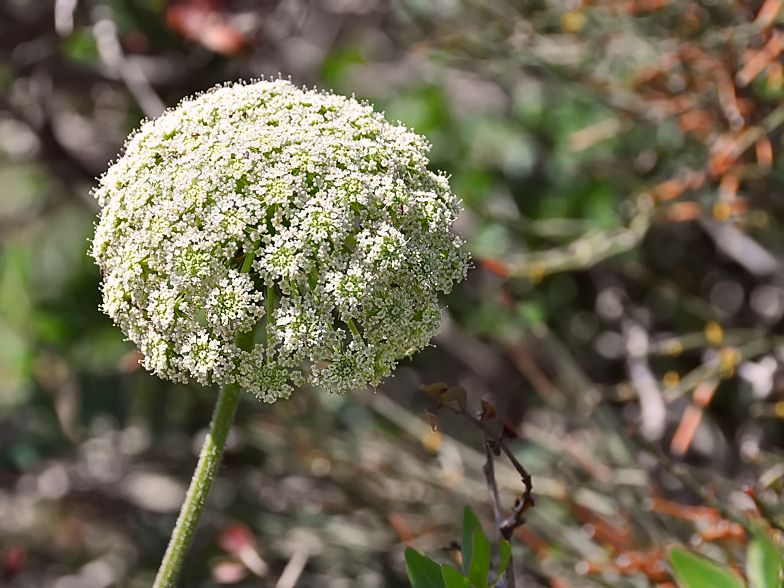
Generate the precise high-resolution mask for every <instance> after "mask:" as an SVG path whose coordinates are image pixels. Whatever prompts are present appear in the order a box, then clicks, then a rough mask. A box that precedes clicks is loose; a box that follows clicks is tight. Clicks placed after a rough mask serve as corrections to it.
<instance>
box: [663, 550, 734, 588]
mask: <svg viewBox="0 0 784 588" xmlns="http://www.w3.org/2000/svg"><path fill="white" fill-rule="evenodd" d="M667 558H668V559H669V560H670V565H672V568H673V570H674V571H675V580H676V581H677V582H678V585H679V586H680V587H681V588H708V587H710V588H746V583H745V582H744V581H743V579H742V578H741V577H740V576H739V575H738V574H736V573H735V572H734V571H732V570H731V569H729V568H728V567H726V566H723V565H721V564H719V563H717V562H714V561H712V560H709V559H708V558H706V557H703V556H701V555H698V554H696V553H694V552H692V551H689V550H687V549H683V548H682V547H670V548H669V549H668V550H667Z"/></svg>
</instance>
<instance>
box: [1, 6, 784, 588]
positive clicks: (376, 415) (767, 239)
mask: <svg viewBox="0 0 784 588" xmlns="http://www.w3.org/2000/svg"><path fill="white" fill-rule="evenodd" d="M781 7H782V2H781V0H765V1H764V2H760V1H757V0H754V1H746V0H437V1H436V0H433V1H429V2H425V1H422V0H394V1H392V0H323V1H321V2H316V1H313V0H259V1H250V0H235V1H232V2H230V1H228V0H225V1H224V0H171V1H168V2H167V1H164V0H103V1H99V0H57V1H52V0H0V575H2V580H0V581H1V582H2V583H3V585H5V586H11V587H14V588H17V587H31V588H32V587H35V588H39V587H49V586H51V587H54V588H77V587H78V588H106V587H108V586H122V587H140V588H141V587H144V586H149V585H150V584H151V583H152V579H153V577H154V572H155V569H156V567H157V564H158V562H159V559H160V557H161V555H162V553H163V550H164V548H165V544H166V541H167V539H168V536H169V533H170V530H171V527H172V526H173V524H174V520H175V516H176V512H177V510H178V508H179V505H180V503H181V500H182V497H183V495H184V491H185V487H186V483H187V480H188V479H189V477H190V474H191V471H192V468H193V465H194V464H195V460H196V457H195V453H196V452H197V449H198V447H199V445H200V442H201V437H202V435H203V434H204V430H205V427H206V425H207V423H208V420H209V415H210V412H211V408H212V404H213V400H214V395H215V394H214V391H213V390H210V389H205V388H201V387H199V386H196V385H188V386H185V385H172V384H169V383H166V382H162V381H159V380H157V379H155V378H152V377H150V376H148V375H147V374H146V373H144V372H143V370H140V369H138V354H137V352H136V351H135V350H134V349H133V347H132V345H130V344H129V343H128V342H126V341H123V338H122V334H121V333H120V331H119V329H117V328H115V327H114V326H113V325H112V324H111V323H110V321H109V320H108V319H107V318H106V317H105V316H104V315H102V314H101V313H100V312H99V311H98V306H99V304H100V291H99V282H100V276H99V273H98V271H97V269H96V268H95V267H94V266H93V264H92V262H91V260H90V259H89V258H88V257H87V256H86V251H87V248H88V241H89V239H90V238H91V233H92V230H93V223H94V218H95V214H96V212H97V207H96V204H95V203H94V201H93V199H92V197H91V195H90V189H91V187H92V186H93V185H94V184H95V178H96V176H98V175H100V174H101V173H102V172H103V171H104V170H105V169H106V167H107V165H108V163H109V162H110V161H111V160H112V159H114V158H116V157H117V154H118V153H119V152H120V150H121V147H122V142H123V140H124V138H125V136H126V135H127V134H128V133H129V132H131V131H132V130H133V129H134V128H136V127H138V125H139V123H140V121H141V120H142V119H143V118H144V117H154V116H157V115H158V114H160V113H161V112H162V110H163V109H164V108H166V107H167V106H171V105H174V104H176V103H177V101H178V100H180V99H181V98H183V97H184V96H187V95H190V94H193V93H195V92H198V91H203V90H206V89H208V88H210V87H211V86H213V85H215V84H220V83H224V82H228V81H234V80H238V79H245V80H250V79H254V78H259V77H261V76H277V75H283V76H286V77H288V76H290V77H291V79H292V80H293V81H294V82H295V83H297V84H302V85H307V86H314V85H315V86H318V87H321V88H328V89H332V90H334V91H335V92H338V93H342V94H355V95H356V96H357V97H360V98H363V99H367V100H368V101H370V102H371V103H373V104H374V105H375V106H376V107H377V108H378V109H380V110H384V111H385V112H386V116H387V117H388V118H389V119H391V120H400V121H402V122H403V123H404V124H406V125H407V126H410V127H414V128H415V130H416V131H418V132H419V133H423V134H425V135H427V136H428V138H429V139H430V141H431V142H432V144H433V148H432V152H431V155H432V163H433V167H434V168H435V169H441V170H444V171H445V172H447V173H449V174H450V175H451V183H452V186H453V189H454V191H455V192H456V193H457V194H458V195H459V196H460V198H462V199H463V202H464V204H465V207H466V210H465V212H464V213H463V214H462V216H461V217H460V219H459V221H458V223H457V224H456V226H455V230H456V231H457V232H459V233H460V234H461V235H463V236H464V238H465V239H466V241H467V245H466V247H467V248H468V249H469V250H470V251H471V252H472V254H473V258H474V268H473V269H472V271H471V272H470V274H469V277H468V279H467V280H466V282H465V283H463V284H461V285H460V286H459V287H457V288H456V289H455V291H454V292H453V293H452V294H451V295H450V296H449V297H448V299H447V300H445V301H444V302H445V304H447V305H448V311H447V314H446V318H445V320H444V324H443V327H442V331H441V334H440V335H439V336H438V337H437V338H436V340H435V346H434V347H431V348H428V349H427V350H425V351H424V352H422V353H420V354H418V355H417V356H415V357H413V358H412V359H411V360H410V361H405V362H403V363H402V365H401V366H400V368H399V369H398V371H397V372H396V375H395V376H394V377H393V378H390V379H389V381H388V382H386V383H385V384H384V385H383V386H382V387H380V388H379V389H378V390H376V391H375V392H374V391H358V392H356V393H352V394H348V395H346V396H343V397H333V396H326V395H324V394H322V393H320V392H319V391H318V390H310V389H302V390H299V391H298V392H297V393H296V394H295V395H293V396H292V399H291V400H290V401H287V402H280V403H278V404H276V405H273V406H266V405H260V404H259V403H258V402H256V401H255V399H251V398H247V399H245V400H244V401H243V403H242V405H241V408H240V410H239V414H238V420H237V424H236V427H235V429H234V431H233V434H232V437H231V439H230V442H229V447H228V449H227V454H226V457H225V464H224V467H223V468H222V470H221V474H220V477H219V479H218V480H217V482H216V485H215V487H214V490H213V493H212V495H211V503H210V506H209V508H208V512H207V514H206V516H205V517H204V519H203V521H202V526H201V529H200V531H199V533H198V535H197V540H196V543H195V545H194V547H193V549H192V550H191V553H190V556H189V558H188V560H187V564H186V570H185V572H184V574H183V577H182V582H181V585H182V586H194V587H195V586H205V587H206V586H214V585H218V584H234V585H237V586H276V587H277V588H292V587H293V586H294V585H296V586H300V587H303V588H304V587H308V586H313V587H329V588H348V587H352V586H356V587H360V586H361V587H363V588H365V587H367V588H374V587H378V588H380V587H382V586H390V587H391V586H407V585H408V583H407V580H406V577H405V568H404V565H403V550H404V548H405V547H406V546H414V547H416V548H417V549H419V550H421V551H424V552H427V553H428V554H430V555H432V556H433V557H436V558H439V557H440V558H441V561H448V560H449V558H450V557H452V556H453V555H454V552H450V551H449V550H442V549H443V548H446V547H449V546H450V545H451V543H452V541H454V540H456V539H457V538H458V537H459V533H460V513H461V512H462V508H463V506H465V505H466V504H470V505H471V506H472V507H474V508H475V510H476V511H477V513H478V514H479V515H480V517H482V518H484V520H485V521H486V522H489V521H491V520H492V510H491V507H490V502H489V496H488V493H487V488H486V485H485V480H484V476H483V474H482V458H483V447H482V438H481V435H480V434H479V433H478V432H477V431H473V430H470V429H466V427H465V426H463V425H462V424H461V422H459V421H458V420H457V419H456V418H451V417H454V415H451V417H450V415H441V417H440V418H439V423H438V424H439V429H438V430H437V431H433V430H431V428H430V426H429V425H428V424H427V419H426V418H425V410H426V409H430V410H433V409H434V408H435V401H434V400H433V398H431V397H430V396H428V395H427V394H425V393H424V392H422V391H420V390H419V389H418V388H419V386H420V385H421V384H430V383H433V382H439V381H443V382H446V383H448V384H449V385H450V386H462V387H463V388H465V389H466V390H467V391H468V398H469V408H470V409H471V410H477V409H478V408H479V406H480V400H481V399H486V400H487V401H488V402H490V403H491V404H492V405H493V406H494V407H496V409H497V410H498V413H499V419H497V420H500V417H505V418H507V419H508V421H509V423H510V426H511V427H512V428H514V429H515V430H516V431H517V432H518V433H519V435H520V437H519V438H518V439H517V440H515V441H513V442H510V446H511V447H512V448H513V451H514V452H515V455H516V456H517V458H518V459H519V460H520V461H521V462H522V463H523V464H524V465H525V466H526V467H527V468H528V469H529V470H530V471H531V472H532V473H533V476H534V491H535V493H536V496H537V505H536V507H535V508H533V509H531V510H530V511H529V512H528V513H527V516H528V522H527V524H526V525H525V526H523V527H521V528H520V529H518V530H517V532H516V536H515V540H514V541H513V552H514V554H515V565H516V566H517V577H518V579H519V580H520V582H521V584H522V585H524V586H531V587H535V586H542V587H545V586H550V587H552V588H570V587H573V588H577V587H580V588H583V587H594V586H628V587H641V588H642V587H653V586H659V588H666V587H672V586H674V584H672V582H673V580H672V578H671V576H670V571H669V569H668V567H667V564H666V562H665V559H664V555H665V550H666V549H667V548H668V546H670V545H672V544H677V543H680V544H686V545H690V546H691V547H692V548H694V549H696V550H699V551H701V552H702V553H703V554H705V555H707V556H709V557H711V558H713V559H715V560H718V561H721V562H723V563H726V564H730V565H732V566H740V567H742V566H743V565H744V554H745V553H746V545H747V543H748V541H749V537H750V536H752V535H754V534H755V533H757V534H758V533H760V532H763V533H766V534H768V535H769V536H770V537H772V538H774V539H777V538H778V537H779V535H778V534H779V532H780V530H781V529H782V528H784V526H783V524H784V521H783V520H782V516H783V515H784V508H782V505H781V500H780V499H781V494H780V493H781V491H782V486H783V484H782V481H783V478H782V476H784V462H783V461H782V451H781V444H782V436H783V435H782V434H783V433H784V428H782V422H781V420H782V418H784V371H783V370H782V362H783V361H784V354H782V352H781V350H782V344H784V339H782V316H784V272H783V271H782V270H783V266H782V251H783V249H784V230H783V229H782V222H784V199H782V198H781V196H780V194H781V193H782V190H783V189H784V173H783V172H782V170H784V160H783V159H782V157H784V153H783V152H782V136H783V135H782V128H781V127H782V123H784V105H782V99H783V98H784V71H783V70H784V68H783V67H782V60H781V53H782V50H784V31H782V30H781V25H782V23H784V20H783V19H782V17H781ZM493 426H495V427H496V428H497V430H500V427H501V425H500V423H493ZM497 476H498V482H499V486H500V489H501V498H502V502H503V504H504V506H505V507H506V508H507V512H508V509H509V508H511V506H512V503H513V501H514V497H515V496H519V495H520V492H521V491H522V485H521V483H520V480H519V478H518V477H517V476H516V475H515V473H514V470H512V468H511V467H508V465H507V464H504V463H503V462H501V461H499V463H498V464H497ZM760 529H762V531H760ZM439 554H440V555H439ZM450 554H452V555H450ZM754 588H762V587H761V586H755V587H754Z"/></svg>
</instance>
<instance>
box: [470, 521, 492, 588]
mask: <svg viewBox="0 0 784 588" xmlns="http://www.w3.org/2000/svg"><path fill="white" fill-rule="evenodd" d="M489 571H490V543H488V541H487V537H485V534H484V533H483V532H482V529H481V528H480V529H474V539H473V553H472V557H471V565H470V566H469V568H468V581H469V582H470V583H471V585H472V586H474V588H485V586H487V574H488V572H489Z"/></svg>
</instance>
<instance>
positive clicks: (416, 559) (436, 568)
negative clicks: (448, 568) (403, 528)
mask: <svg viewBox="0 0 784 588" xmlns="http://www.w3.org/2000/svg"><path fill="white" fill-rule="evenodd" d="M406 570H407V571H408V579H409V580H411V586H412V588H446V587H445V586H444V577H443V576H442V574H441V566H440V565H438V564H437V563H436V562H434V561H433V560H432V559H430V558H429V557H427V556H426V555H424V554H422V553H419V552H418V551H417V550H416V549H412V548H410V547H409V548H407V549H406Z"/></svg>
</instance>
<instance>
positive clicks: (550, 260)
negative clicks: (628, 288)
mask: <svg viewBox="0 0 784 588" xmlns="http://www.w3.org/2000/svg"><path fill="white" fill-rule="evenodd" d="M650 221H651V219H650V214H649V213H647V212H646V213H638V214H637V216H635V217H634V218H633V219H632V221H631V222H630V223H629V226H628V227H626V228H622V227H613V228H611V229H605V230H602V231H596V232H591V233H587V234H585V235H583V236H582V237H580V238H578V239H575V240H574V241H572V242H571V243H569V244H568V245H564V246H562V247H555V248H552V249H548V250H547V251H542V252H537V253H524V254H517V255H511V256H509V258H508V260H507V261H505V262H504V263H505V265H506V273H507V275H508V276H509V277H515V278H532V279H534V280H536V281H538V280H540V279H541V278H542V277H544V276H545V275H548V274H554V273H558V272H565V271H570V270H578V269H585V268H589V267H592V266H594V265H596V264H598V263H600V262H602V261H604V260H605V259H609V258H610V257H614V256H615V255H619V254H621V253H626V252H627V251H630V250H632V249H634V248H635V247H636V246H637V245H639V243H640V241H642V238H643V237H644V236H645V233H646V231H647V230H648V227H649V226H650Z"/></svg>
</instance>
